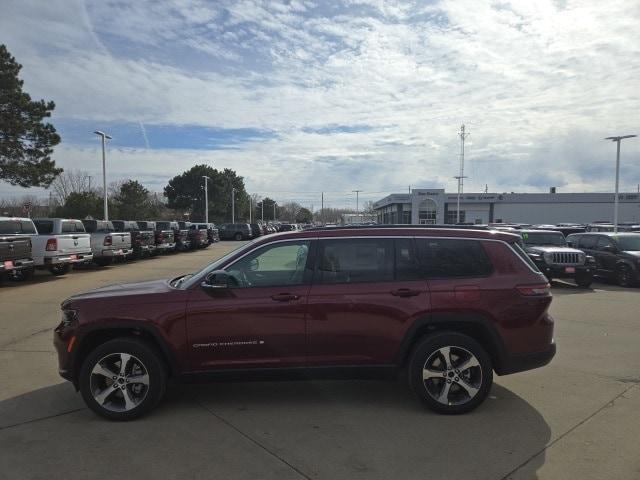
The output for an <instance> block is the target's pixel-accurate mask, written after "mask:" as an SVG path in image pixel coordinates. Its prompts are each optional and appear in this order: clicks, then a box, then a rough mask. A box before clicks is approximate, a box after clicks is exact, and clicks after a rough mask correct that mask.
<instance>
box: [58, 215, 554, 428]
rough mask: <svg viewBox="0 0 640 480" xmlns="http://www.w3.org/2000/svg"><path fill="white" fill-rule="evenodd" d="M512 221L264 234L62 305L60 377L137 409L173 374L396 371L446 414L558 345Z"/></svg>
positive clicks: (90, 398) (95, 397)
mask: <svg viewBox="0 0 640 480" xmlns="http://www.w3.org/2000/svg"><path fill="white" fill-rule="evenodd" d="M518 242H519V237H518V236H517V235H512V234H509V233H504V232H494V231H480V230H456V229H425V228H417V227H414V228H411V227H406V228H401V227H395V228H376V227H371V228H351V229H350V228H342V229H341V228H332V229H326V230H322V229H320V230H307V231H304V232H291V233H283V234H278V235H271V236H268V237H261V238H260V239H258V240H255V241H253V242H251V243H248V244H246V245H243V246H242V247H240V248H239V249H237V250H234V251H233V252H231V253H229V254H227V255H226V256H224V257H222V258H220V259H219V260H216V261H215V262H213V263H212V264H210V265H207V266H206V267H205V268H203V269H202V270H200V271H199V272H197V273H194V274H190V275H184V276H181V277H177V278H174V279H172V280H157V281H151V282H143V283H133V284H128V285H116V286H110V287H104V288H99V289H96V290H92V291H90V292H87V293H84V294H80V295H76V296H73V297H71V298H69V299H67V300H66V301H65V302H64V303H63V304H62V322H61V323H60V325H59V326H58V327H57V328H56V329H55V346H56V348H57V350H58V355H59V366H60V374H61V375H62V376H63V377H64V378H66V379H69V380H71V381H72V382H73V383H74V385H75V386H76V388H77V389H78V390H80V392H81V393H82V396H83V397H84V400H85V402H86V403H87V405H88V406H89V407H90V408H91V409H93V410H94V411H95V412H97V413H99V414H101V415H103V416H105V417H108V418H111V419H132V418H135V417H139V416H140V415H142V414H144V413H146V412H148V411H149V410H151V409H152V408H153V407H154V406H155V405H156V404H157V403H158V402H159V401H160V399H161V397H162V396H163V394H164V391H165V385H166V384H167V381H168V379H180V380H186V379H194V378H200V377H208V378H215V379H221V378H225V377H226V378H229V377H233V378H236V379H237V378H247V379H249V378H256V377H257V378H261V379H264V378H289V377H298V378H299V377H303V378H309V377H318V376H324V377H326V376H331V377H335V376H341V377H344V376H349V377H362V376H366V377H369V378H371V377H386V378H393V377H394V376H396V375H397V374H399V373H400V372H406V374H407V378H408V380H409V383H410V385H411V387H412V388H413V390H414V391H415V393H416V394H417V396H418V397H419V398H420V399H421V400H422V401H423V402H424V403H425V404H426V405H427V406H429V407H430V408H432V409H433V410H435V411H437V412H440V413H463V412H467V411H470V410H472V409H473V408H475V407H477V406H478V405H479V404H480V403H481V402H482V401H483V400H484V399H485V398H486V396H487V394H488V392H489V390H490V388H491V384H492V381H493V371H495V372H496V373H497V374H499V375H504V374H508V373H514V372H518V371H522V370H527V369H531V368H536V367H540V366H542V365H545V364H547V363H548V362H549V361H550V360H551V358H552V357H553V356H554V354H555V344H554V342H553V320H552V318H551V317H550V316H549V314H548V311H547V310H548V308H549V304H550V303H551V294H550V292H549V285H548V284H547V281H546V279H545V277H544V276H543V275H542V274H541V273H540V272H539V271H538V270H537V268H536V266H535V264H533V263H532V262H531V261H530V260H529V258H528V256H527V255H526V253H525V252H524V251H523V250H522V249H521V247H520V246H519V245H518Z"/></svg>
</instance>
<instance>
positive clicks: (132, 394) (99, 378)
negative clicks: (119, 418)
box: [90, 353, 149, 412]
mask: <svg viewBox="0 0 640 480" xmlns="http://www.w3.org/2000/svg"><path fill="white" fill-rule="evenodd" d="M90 389H91V394H92V395H93V399H94V400H95V401H96V403H97V404H98V405H100V406H101V407H102V408H104V409H105V410H108V411H110V412H128V411H130V410H133V409H134V408H136V407H137V406H138V405H139V404H140V403H141V402H142V401H143V400H144V399H145V398H146V396H147V393H148V392H149V371H148V370H147V367H146V366H145V365H144V364H143V363H142V362H141V361H140V359H138V358H137V357H135V356H133V355H131V354H129V353H111V354H109V355H107V356H105V357H103V358H101V359H100V360H99V361H98V362H96V364H95V365H94V366H93V369H92V370H91V377H90Z"/></svg>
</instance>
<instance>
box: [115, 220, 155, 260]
mask: <svg viewBox="0 0 640 480" xmlns="http://www.w3.org/2000/svg"><path fill="white" fill-rule="evenodd" d="M111 223H113V227H114V228H115V230H116V232H129V233H130V234H131V248H132V249H133V258H143V257H148V256H150V255H153V254H154V253H155V251H156V238H155V232H154V231H153V230H141V229H140V227H139V226H138V222H133V221H131V220H114V221H113V222H111Z"/></svg>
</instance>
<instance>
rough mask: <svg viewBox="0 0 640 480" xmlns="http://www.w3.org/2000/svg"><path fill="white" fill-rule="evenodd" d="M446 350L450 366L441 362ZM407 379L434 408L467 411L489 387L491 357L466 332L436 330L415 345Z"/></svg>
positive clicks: (422, 398) (441, 411)
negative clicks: (438, 331) (464, 333)
mask: <svg viewBox="0 0 640 480" xmlns="http://www.w3.org/2000/svg"><path fill="white" fill-rule="evenodd" d="M447 351H448V352H449V355H448V357H449V358H448V367H449V368H448V367H447V365H445V362H444V354H445V353H446V352H447ZM465 365H469V366H468V367H467V368H466V369H461V371H459V369H457V368H456V367H461V366H465ZM425 374H426V377H427V378H424V376H425ZM463 376H464V377H463ZM409 381H410V385H411V388H412V390H413V391H414V393H415V394H416V395H417V396H418V398H419V399H420V400H421V401H422V402H423V403H424V404H425V405H426V406H427V407H429V408H430V409H431V410H433V411H434V412H437V413H442V414H448V415H455V414H461V413H467V412H470V411H471V410H473V409H474V408H476V407H477V406H478V405H480V404H481V403H482V402H483V401H484V400H485V399H486V398H487V395H488V394H489V391H490V390H491V385H492V384H493V369H492V365H491V358H490V357H489V355H488V354H487V352H486V350H485V349H484V348H482V346H481V345H480V344H479V343H478V342H477V341H475V340H474V339H473V338H471V337H469V336H467V335H463V334H460V333H455V332H440V333H435V334H433V335H429V336H427V337H424V338H422V339H421V340H420V341H419V342H418V344H417V345H416V347H415V348H414V350H413V352H412V354H411V358H410V360H409ZM445 382H446V383H445ZM443 395H446V396H445V397H443ZM438 397H440V399H438Z"/></svg>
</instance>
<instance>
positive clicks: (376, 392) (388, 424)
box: [0, 380, 551, 480]
mask: <svg viewBox="0 0 640 480" xmlns="http://www.w3.org/2000/svg"><path fill="white" fill-rule="evenodd" d="M55 432H61V433H59V434H55ZM60 435H62V437H61V436H60ZM550 437H551V430H550V427H549V425H548V424H547V423H546V421H545V419H544V418H543V417H542V415H541V414H540V413H539V412H538V411H537V410H536V409H535V408H533V407H532V406H531V405H530V404H529V403H528V402H527V401H526V400H524V399H523V398H521V397H519V396H518V395H516V394H515V393H513V392H512V391H510V390H508V389H506V388H504V387H502V386H500V385H497V384H496V385H494V387H493V389H492V391H491V394H490V396H489V398H487V400H486V401H485V403H484V404H483V405H481V406H480V407H479V408H478V409H476V410H474V411H473V412H471V413H469V414H465V415H459V416H444V415H437V414H434V413H432V412H430V411H429V410H427V409H425V408H424V407H423V406H422V405H421V404H420V403H419V402H418V401H417V400H416V399H415V398H414V396H413V394H411V393H410V392H409V391H408V390H407V389H406V388H404V387H403V386H400V385H398V384H397V383H394V382H384V381H360V380H359V381H308V380H302V381H289V382H239V383H213V384H206V385H184V386H182V387H180V388H176V387H173V388H170V389H169V390H168V394H167V397H166V399H165V401H164V402H163V403H162V404H161V405H160V406H159V407H158V409H157V410H155V411H154V412H153V413H151V414H150V415H148V416H147V417H145V418H143V419H140V420H138V421H135V422H132V423H131V422H130V423H118V422H109V421H107V420H103V419H101V418H99V417H97V416H96V415H94V414H93V413H92V412H90V411H89V410H88V409H86V408H85V407H84V405H83V403H82V401H81V398H80V395H79V394H76V393H75V392H74V390H73V387H72V386H71V385H70V384H68V383H64V384H58V385H54V386H50V387H46V388H42V389H39V390H35V391H32V392H29V393H25V394H23V395H20V396H16V397H13V398H9V399H6V400H4V401H0V450H1V451H3V454H2V455H3V456H5V457H7V458H9V457H10V458H12V461H11V468H12V470H11V472H10V473H11V474H12V475H15V476H14V477H12V478H27V476H31V477H37V476H38V474H42V475H44V474H46V475H47V477H48V478H63V476H64V475H65V473H64V472H66V470H67V469H66V467H67V466H68V465H71V464H74V462H75V461H76V459H78V458H82V459H83V460H82V461H83V463H84V464H88V465H90V466H91V471H93V472H96V473H94V474H93V476H92V475H88V473H89V472H88V471H87V472H85V473H87V477H86V478H103V477H101V476H100V475H101V474H100V472H107V471H109V472H111V473H112V474H113V475H114V476H116V475H117V474H118V473H124V474H126V473H127V472H129V471H131V469H134V470H135V469H139V468H141V467H142V466H140V465H138V464H137V463H136V462H139V461H140V459H141V458H144V461H145V464H153V465H155V468H156V470H159V471H161V472H163V475H162V476H164V477H165V478H180V477H181V476H183V475H184V472H185V470H184V466H185V465H187V464H188V462H189V461H190V459H192V458H193V457H197V461H198V462H199V463H198V465H199V466H198V468H199V469H203V470H201V471H214V470H215V469H216V468H217V467H218V466H217V465H216V460H215V458H216V455H219V454H220V453H219V452H220V451H224V452H225V453H224V454H225V455H227V456H228V455H231V456H236V457H237V456H240V457H239V458H245V460H244V461H246V462H249V463H251V461H252V460H251V459H252V458H253V457H254V456H255V455H257V454H258V453H260V454H263V453H264V452H263V450H267V451H269V452H276V455H277V457H279V458H281V459H285V460H286V462H288V463H290V464H292V465H294V466H295V467H296V468H297V469H299V470H300V471H302V472H306V473H307V474H309V475H310V476H313V477H314V478H366V479H375V478H381V479H383V478H384V479H388V478H403V479H410V478H469V479H474V480H475V479H500V478H505V477H507V476H509V478H523V479H524V478H527V479H530V478H535V475H536V472H537V470H538V469H539V468H540V467H541V466H542V465H543V464H544V462H545V454H544V450H545V447H546V446H547V445H548V444H549V441H550ZM123 439H126V442H125V443H126V445H128V446H129V447H131V448H133V449H134V450H135V451H136V452H137V453H136V454H135V455H131V456H128V455H125V456H124V457H122V456H118V452H120V451H121V449H122V442H123ZM203 439H204V440H203ZM246 439H249V440H250V442H247V441H246ZM243 442H244V443H243ZM160 445H162V446H161V447H160ZM247 445H248V446H247ZM256 445H257V446H259V447H261V448H255V446H256ZM241 447H242V448H244V449H245V450H247V449H253V450H252V452H253V453H251V454H246V453H245V455H246V457H242V455H243V453H242V448H241ZM172 451H181V452H184V453H183V454H182V456H181V458H180V459H179V460H178V461H177V460H176V458H175V455H167V454H166V452H172ZM40 452H45V454H46V458H47V461H46V462H34V460H33V459H34V458H39V457H38V455H39V454H40ZM109 452H112V453H113V454H114V455H115V456H116V457H118V461H117V462H115V463H114V462H113V458H112V457H111V456H110V455H109V454H108V453H109ZM5 464H8V462H5ZM144 468H146V467H144ZM235 468H238V469H239V470H237V471H236V472H235V475H231V476H232V477H234V478H236V477H238V476H242V472H243V468H245V467H243V462H240V463H239V464H238V465H237V466H236V467H235ZM246 468H249V466H248V464H247V466H246ZM263 468H267V467H265V466H263ZM56 472H58V473H56ZM27 474H28V475H27ZM56 475H58V476H57V477H56ZM264 477H265V478H267V477H268V478H276V477H275V476H274V475H273V474H271V473H270V472H267V471H265V475H264ZM243 478H244V477H243ZM247 478H248V477H247ZM281 478H284V477H281Z"/></svg>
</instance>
